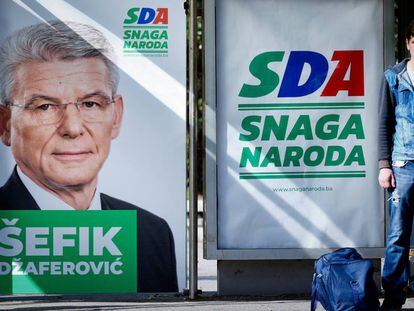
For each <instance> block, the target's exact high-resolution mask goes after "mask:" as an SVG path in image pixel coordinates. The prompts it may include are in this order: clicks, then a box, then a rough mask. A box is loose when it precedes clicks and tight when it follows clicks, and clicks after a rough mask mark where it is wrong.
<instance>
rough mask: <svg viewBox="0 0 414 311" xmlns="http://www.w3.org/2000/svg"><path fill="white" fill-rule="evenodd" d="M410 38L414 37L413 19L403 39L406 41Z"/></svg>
mask: <svg viewBox="0 0 414 311" xmlns="http://www.w3.org/2000/svg"><path fill="white" fill-rule="evenodd" d="M411 37H414V19H413V20H412V21H411V22H410V23H409V24H408V27H407V30H406V31H405V38H406V39H407V40H408V41H409V40H410V39H411Z"/></svg>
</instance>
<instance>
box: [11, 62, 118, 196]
mask: <svg viewBox="0 0 414 311" xmlns="http://www.w3.org/2000/svg"><path fill="white" fill-rule="evenodd" d="M14 78H15V83H14V85H13V86H14V87H13V89H12V96H11V97H12V98H11V99H10V102H11V106H10V107H9V108H8V116H7V118H6V119H7V122H4V121H3V124H5V125H4V126H3V128H5V131H4V132H3V142H4V143H5V144H6V145H10V146H11V149H12V153H13V156H14V158H15V160H16V162H17V164H18V165H19V167H20V168H21V169H22V171H23V172H24V173H25V174H26V175H27V176H28V177H30V178H31V179H32V180H34V181H35V182H36V181H37V182H40V183H42V184H44V185H48V186H50V187H54V188H62V187H79V186H82V185H85V184H87V183H90V182H92V181H94V180H95V179H96V178H97V175H98V172H99V170H100V169H101V167H102V165H103V164H104V162H105V160H106V158H107V157H108V154H109V150H110V144H111V140H112V139H114V138H115V137H117V135H118V133H119V130H120V125H121V119H122V112H123V103H122V98H121V97H120V96H114V95H113V91H112V86H111V83H110V77H109V72H108V68H107V67H106V65H105V63H104V62H103V60H102V59H100V58H97V57H94V58H79V59H73V60H54V61H49V62H39V61H34V62H29V63H24V64H21V65H20V66H18V68H17V70H16V71H15V75H14ZM3 119H4V118H3ZM3 130H4V129H3Z"/></svg>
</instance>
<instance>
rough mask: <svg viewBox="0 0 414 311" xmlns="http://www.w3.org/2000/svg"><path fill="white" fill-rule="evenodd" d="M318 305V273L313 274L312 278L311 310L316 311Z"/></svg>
mask: <svg viewBox="0 0 414 311" xmlns="http://www.w3.org/2000/svg"><path fill="white" fill-rule="evenodd" d="M317 305H318V300H317V299H316V273H314V274H313V280H312V293H311V308H310V311H315V310H316V307H317Z"/></svg>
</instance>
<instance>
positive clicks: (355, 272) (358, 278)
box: [311, 248, 379, 311]
mask: <svg viewBox="0 0 414 311" xmlns="http://www.w3.org/2000/svg"><path fill="white" fill-rule="evenodd" d="M373 276H374V268H373V266H372V263H371V261H370V260H366V259H363V258H362V257H361V255H360V254H358V252H357V251H356V250H355V249H353V248H341V249H338V250H337V251H335V252H333V253H329V254H325V255H323V256H321V257H320V258H319V259H318V260H317V261H316V262H315V273H314V275H313V282H312V296H311V311H315V310H316V304H317V302H318V301H319V302H320V303H321V304H322V306H323V307H324V308H325V310H327V311H348V310H349V311H351V310H352V311H375V310H379V301H378V289H377V286H376V285H375V282H374V278H373Z"/></svg>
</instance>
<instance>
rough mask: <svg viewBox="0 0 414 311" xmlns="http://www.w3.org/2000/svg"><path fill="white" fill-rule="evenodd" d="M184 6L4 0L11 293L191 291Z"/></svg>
mask: <svg viewBox="0 0 414 311" xmlns="http://www.w3.org/2000/svg"><path fill="white" fill-rule="evenodd" d="M183 2H184V1H182V0H177V1H164V0H159V1H149V0H143V1H138V2H137V1H132V0H126V1H105V2H102V1H100V0H87V1H85V0H53V1H51V0H40V1H17V0H16V1H1V3H0V26H1V29H2V31H1V33H0V76H1V79H0V80H1V81H0V137H1V143H0V293H1V294H15V293H110V292H113V293H134V292H177V291H181V290H182V289H183V288H185V286H186V253H185V251H186V153H185V146H186V139H185V137H186V24H185V11H184V5H183ZM2 280H7V281H6V282H3V281H2ZM75 283H78V284H82V286H80V285H79V286H75V285H74V284H75Z"/></svg>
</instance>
